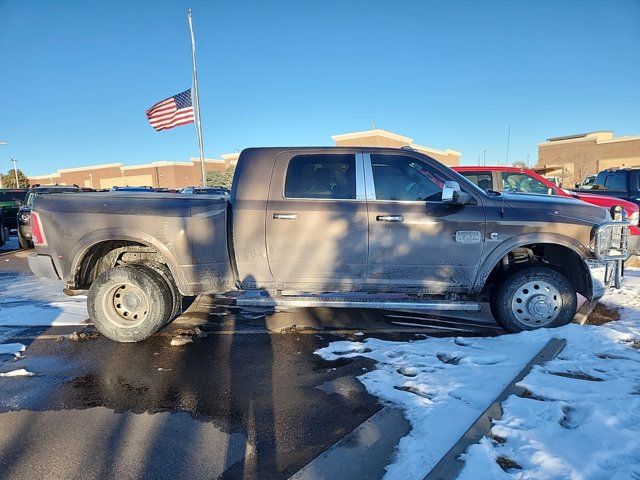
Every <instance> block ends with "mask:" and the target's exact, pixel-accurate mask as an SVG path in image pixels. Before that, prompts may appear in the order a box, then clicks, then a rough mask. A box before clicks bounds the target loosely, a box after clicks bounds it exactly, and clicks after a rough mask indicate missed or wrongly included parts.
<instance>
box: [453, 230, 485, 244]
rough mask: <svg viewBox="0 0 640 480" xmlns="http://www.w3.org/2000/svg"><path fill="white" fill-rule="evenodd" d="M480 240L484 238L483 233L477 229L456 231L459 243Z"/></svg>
mask: <svg viewBox="0 0 640 480" xmlns="http://www.w3.org/2000/svg"><path fill="white" fill-rule="evenodd" d="M480 240H482V235H480V232H477V231H475V230H459V231H457V232H456V242H458V243H478V242H480Z"/></svg>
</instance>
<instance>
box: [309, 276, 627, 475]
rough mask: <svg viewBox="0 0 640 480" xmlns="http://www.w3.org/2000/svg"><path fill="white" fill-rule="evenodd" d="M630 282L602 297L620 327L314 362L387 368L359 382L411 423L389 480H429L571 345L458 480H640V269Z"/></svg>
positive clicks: (378, 349)
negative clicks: (541, 360) (554, 345)
mask: <svg viewBox="0 0 640 480" xmlns="http://www.w3.org/2000/svg"><path fill="white" fill-rule="evenodd" d="M625 273H626V277H627V279H626V280H627V281H626V285H625V286H624V288H623V289H622V290H620V291H619V292H614V291H611V292H610V293H608V294H607V295H606V296H605V298H604V299H603V303H605V304H606V305H608V306H612V307H616V308H618V309H619V311H620V314H621V319H620V320H619V321H617V322H611V323H607V324H605V325H602V326H579V325H573V324H572V325H567V326H565V327H562V328H558V329H543V330H537V331H533V332H523V333H520V334H516V335H503V336H501V337H496V338H456V339H453V338H428V339H426V340H419V341H413V342H390V341H381V340H377V339H367V340H365V341H364V342H348V341H340V342H334V343H331V344H330V345H329V346H328V347H325V348H323V349H320V350H318V351H317V352H316V353H318V354H319V355H321V356H322V357H323V358H324V359H327V360H336V359H339V358H349V357H355V356H364V357H368V358H371V359H373V360H375V361H376V362H377V365H376V369H375V370H373V371H370V372H367V373H365V374H363V375H361V376H360V377H358V378H359V379H360V380H361V381H362V383H363V384H364V385H365V387H366V388H367V390H368V391H369V392H370V393H372V394H374V395H377V396H378V397H379V398H380V399H381V400H382V401H383V402H386V403H391V404H394V405H399V406H400V407H402V408H403V409H404V412H405V415H406V417H407V419H408V420H409V421H410V422H411V424H412V430H411V432H410V433H409V435H407V436H406V437H404V438H403V439H402V440H401V441H400V443H399V445H398V448H397V452H396V457H395V460H394V462H393V463H392V464H391V465H389V466H388V467H387V474H386V478H389V479H395V478H406V479H413V478H415V479H421V478H424V476H425V475H426V474H427V473H428V472H429V471H430V470H431V468H433V467H434V466H435V464H436V463H437V462H438V461H439V460H440V458H441V457H442V456H443V455H444V454H445V453H446V452H447V451H448V450H449V448H451V446H453V444H454V443H455V442H456V441H457V440H458V439H459V438H460V436H461V435H462V434H463V433H464V432H465V431H466V430H467V429H468V428H469V427H470V426H471V424H472V423H473V422H474V421H475V419H476V418H477V417H478V416H479V415H480V414H481V413H482V412H483V411H484V410H485V409H486V408H487V407H488V406H489V405H490V403H491V402H492V401H493V400H494V399H495V398H496V397H497V396H498V394H499V393H500V392H501V391H502V390H503V389H504V387H505V386H506V385H507V384H508V382H509V381H511V379H512V378H513V377H514V376H515V375H516V374H517V373H518V372H519V371H520V370H521V369H522V368H523V367H524V366H525V365H526V364H527V363H528V362H529V361H530V360H531V358H532V357H533V356H534V355H535V354H536V353H537V352H538V351H539V350H540V349H541V348H542V347H543V346H544V345H545V344H546V343H547V342H548V341H549V340H550V339H551V338H554V337H555V338H564V339H566V340H567V345H566V347H565V348H564V350H563V351H562V352H561V353H560V354H559V355H558V357H556V358H555V359H554V360H552V361H550V362H547V363H546V364H545V365H543V366H537V367H534V369H533V370H532V371H531V372H530V373H529V375H527V376H526V377H525V378H524V380H523V381H522V382H520V384H519V385H521V386H522V387H524V388H526V389H527V390H528V391H529V392H531V395H527V398H521V397H517V396H511V397H509V398H508V399H507V400H506V401H505V402H504V403H503V405H502V407H503V412H504V413H503V417H502V419H501V420H500V421H496V422H495V424H494V427H493V429H492V436H493V439H489V438H484V439H483V440H482V441H481V442H480V443H479V444H476V445H473V446H472V447H470V448H469V449H468V450H467V452H466V453H465V455H464V459H465V467H464V469H463V471H462V473H461V475H460V477H459V478H461V479H464V480H469V479H474V480H475V479H478V478H492V479H493V478H496V479H500V478H505V479H506V478H517V479H533V478H545V479H546V478H548V479H566V478H576V479H577V478H580V479H604V478H606V479H623V478H625V479H626V478H634V475H636V476H637V477H638V478H640V270H638V269H628V270H626V272H625ZM498 461H499V462H500V465H502V466H500V465H499V464H498ZM518 467H520V468H518Z"/></svg>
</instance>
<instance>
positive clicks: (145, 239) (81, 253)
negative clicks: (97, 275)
mask: <svg viewBox="0 0 640 480" xmlns="http://www.w3.org/2000/svg"><path fill="white" fill-rule="evenodd" d="M123 247H125V248H126V247H137V248H148V249H151V250H153V251H155V254H156V255H158V256H159V257H160V259H161V260H162V262H161V263H164V264H165V265H167V267H168V268H169V270H170V272H171V275H172V277H173V279H174V281H175V282H176V285H177V286H178V289H179V290H180V291H181V292H187V291H188V290H189V289H188V288H187V282H186V279H185V278H184V275H183V273H182V269H181V268H180V266H179V263H178V261H177V259H176V257H175V256H174V255H173V253H171V251H170V250H169V249H168V248H167V247H166V246H165V245H164V244H162V242H160V241H159V240H158V239H157V238H155V237H152V236H151V235H148V234H146V233H143V232H139V231H131V230H124V229H104V230H97V231H94V232H92V233H90V234H88V235H86V236H85V237H83V238H82V239H80V240H79V241H78V242H77V243H76V244H75V245H74V247H73V248H72V250H71V252H70V253H69V257H70V258H72V259H73V262H72V264H71V266H70V270H69V279H68V280H69V281H68V283H70V284H72V285H73V286H74V287H75V288H78V289H83V288H87V287H88V285H89V284H90V283H91V281H92V279H90V278H89V277H88V276H90V275H91V268H92V267H93V266H92V265H87V262H97V261H99V259H100V258H101V257H103V256H104V255H106V254H108V253H109V252H111V251H113V250H114V249H117V248H123ZM149 253H151V252H149ZM88 280H90V281H88Z"/></svg>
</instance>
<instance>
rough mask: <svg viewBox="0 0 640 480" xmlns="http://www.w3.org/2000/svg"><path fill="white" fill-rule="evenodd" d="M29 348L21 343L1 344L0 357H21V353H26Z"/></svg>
mask: <svg viewBox="0 0 640 480" xmlns="http://www.w3.org/2000/svg"><path fill="white" fill-rule="evenodd" d="M26 348H27V347H25V346H24V345H23V344H21V343H5V344H0V355H13V356H14V357H19V356H20V352H24V351H25V350H26Z"/></svg>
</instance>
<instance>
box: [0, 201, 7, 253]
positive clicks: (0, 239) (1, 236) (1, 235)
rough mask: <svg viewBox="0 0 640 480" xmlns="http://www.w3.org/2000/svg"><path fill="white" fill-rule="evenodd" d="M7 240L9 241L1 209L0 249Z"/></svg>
mask: <svg viewBox="0 0 640 480" xmlns="http://www.w3.org/2000/svg"><path fill="white" fill-rule="evenodd" d="M7 240H9V228H7V227H5V226H4V221H3V218H2V209H0V247H2V246H3V245H4V244H5V243H6V242H7Z"/></svg>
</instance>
